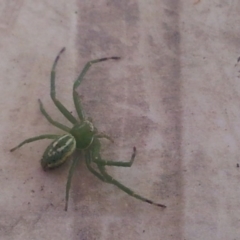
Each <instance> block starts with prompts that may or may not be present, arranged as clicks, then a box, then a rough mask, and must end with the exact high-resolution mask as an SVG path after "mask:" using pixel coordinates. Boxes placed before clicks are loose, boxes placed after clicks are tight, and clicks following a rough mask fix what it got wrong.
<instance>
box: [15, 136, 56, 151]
mask: <svg viewBox="0 0 240 240" xmlns="http://www.w3.org/2000/svg"><path fill="white" fill-rule="evenodd" d="M58 137H60V135H53V134H44V135H40V136H36V137H32V138H28V139H26V140H24V141H23V142H21V143H20V144H19V145H17V146H16V147H14V148H12V149H10V152H13V151H15V150H16V149H17V148H20V147H21V146H23V145H24V144H26V143H30V142H34V141H38V140H42V139H56V138H58Z"/></svg>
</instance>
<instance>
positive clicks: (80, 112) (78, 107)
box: [73, 57, 120, 121]
mask: <svg viewBox="0 0 240 240" xmlns="http://www.w3.org/2000/svg"><path fill="white" fill-rule="evenodd" d="M110 59H113V60H118V59H120V57H109V58H100V59H96V60H92V61H89V62H87V63H86V65H85V66H84V68H83V70H82V71H81V73H80V74H79V76H78V78H77V79H76V81H75V82H74V84H73V101H74V105H75V108H76V111H77V114H78V117H79V118H80V119H81V120H82V121H83V120H84V119H85V116H84V112H83V110H82V106H81V102H80V99H79V96H78V94H77V92H76V89H77V87H78V86H79V85H80V84H81V82H82V80H83V78H84V76H85V75H86V73H87V71H88V70H89V68H90V67H91V66H92V65H93V64H95V63H98V62H103V61H107V60H110Z"/></svg>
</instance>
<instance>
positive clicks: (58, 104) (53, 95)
mask: <svg viewBox="0 0 240 240" xmlns="http://www.w3.org/2000/svg"><path fill="white" fill-rule="evenodd" d="M64 51H65V48H63V49H62V50H61V51H60V52H59V54H58V55H57V57H56V59H55V61H54V63H53V66H52V70H51V79H50V81H51V91H50V95H51V98H52V100H53V102H54V104H55V106H56V107H57V108H58V110H59V111H60V112H61V113H62V114H63V115H64V116H65V117H66V118H67V119H68V120H69V121H70V122H71V123H72V124H76V123H78V121H77V119H76V118H75V117H74V116H73V115H72V114H71V113H70V112H69V111H68V110H67V108H66V107H64V106H63V104H62V103H61V102H60V101H59V100H58V99H57V98H56V91H55V76H56V71H55V69H56V66H57V63H58V60H59V58H60V55H61V54H62V53H63V52H64Z"/></svg>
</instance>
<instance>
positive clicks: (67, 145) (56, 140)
mask: <svg viewBox="0 0 240 240" xmlns="http://www.w3.org/2000/svg"><path fill="white" fill-rule="evenodd" d="M64 51H65V48H63V49H62V50H61V51H60V52H59V54H58V55H57V57H56V59H55V61H54V63H53V66H52V69H51V78H50V88H51V90H50V95H51V98H52V101H53V103H54V104H55V106H56V107H57V108H58V110H59V111H60V112H61V113H62V114H63V115H64V116H65V117H66V118H67V119H68V120H69V121H70V122H71V123H72V124H73V127H72V128H69V127H67V126H65V125H63V124H61V123H59V122H57V121H55V120H53V119H52V118H51V117H50V115H49V114H48V113H47V112H46V110H45V108H44V106H43V104H42V102H41V100H40V99H39V100H38V102H39V106H40V111H41V113H42V114H43V116H44V117H45V118H46V119H47V120H48V122H49V123H51V124H52V125H54V126H55V127H57V128H59V129H61V130H63V131H64V132H66V133H65V134H63V135H55V134H44V135H39V136H36V137H32V138H28V139H26V140H24V141H23V142H21V143H20V144H19V145H17V146H16V147H14V148H12V149H11V150H10V151H11V152H13V151H15V150H16V149H18V148H20V147H22V146H23V145H25V144H26V143H30V142H34V141H38V140H42V139H53V141H52V143H51V144H50V145H49V146H48V147H47V148H46V150H45V152H44V153H43V156H42V158H41V166H42V168H43V170H44V171H46V170H48V169H53V168H56V167H59V166H60V165H62V164H63V163H64V162H66V160H67V159H68V158H70V157H71V156H72V155H73V153H74V152H75V151H76V150H80V151H82V152H83V153H84V156H85V163H86V166H87V168H88V170H89V171H90V172H91V173H93V174H94V175H95V176H96V177H97V178H99V179H100V180H101V181H103V182H106V183H110V184H113V185H115V186H117V187H118V188H120V189H121V190H122V191H124V192H125V193H127V194H129V195H130V196H132V197H134V198H136V199H139V200H141V201H144V202H146V203H149V204H152V205H155V206H158V207H161V208H166V206H165V205H163V204H160V203H155V202H153V201H151V200H149V199H147V198H144V197H142V196H141V195H138V194H136V193H135V192H134V191H133V190H131V189H130V188H128V187H126V186H124V185H123V184H122V183H120V182H119V181H117V180H116V179H114V178H113V177H111V176H110V175H109V174H108V173H107V171H106V169H105V166H117V167H131V166H132V164H133V161H134V159H135V156H136V152H137V150H136V147H133V153H132V156H131V159H130V161H127V162H123V161H108V160H105V159H102V157H101V155H100V150H101V143H100V140H99V139H100V138H106V139H108V140H110V141H112V142H113V140H112V139H111V138H110V137H109V136H108V135H106V134H105V133H103V132H99V131H98V130H97V128H96V127H95V126H94V125H93V123H92V120H91V119H90V118H87V117H86V116H85V113H84V111H83V109H82V106H81V102H80V99H79V96H78V94H77V92H76V89H77V87H78V86H79V85H80V84H81V82H82V81H83V78H84V76H85V74H86V73H87V71H88V70H89V68H90V67H91V65H93V64H95V63H98V62H103V61H107V60H110V59H113V60H118V59H120V57H109V58H100V59H96V60H92V61H89V62H87V63H86V65H85V66H84V68H83V70H82V72H81V73H80V75H79V76H78V78H77V80H76V81H75V82H74V84H73V101H74V105H75V108H76V111H77V115H78V118H79V119H77V118H75V117H74V116H73V115H72V114H71V112H69V111H68V110H67V108H66V107H65V106H64V105H63V104H62V103H61V102H60V101H59V100H58V99H57V98H56V91H55V74H56V73H55V69H56V66H57V63H58V60H59V58H60V55H61V54H62V53H63V52H64ZM78 160H79V158H78V156H74V157H73V158H72V162H71V165H70V168H69V172H68V177H67V183H66V193H65V211H67V208H68V199H69V191H70V187H71V180H72V177H73V173H74V170H75V168H76V165H77V162H78ZM93 166H94V167H93Z"/></svg>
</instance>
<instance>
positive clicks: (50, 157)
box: [41, 134, 76, 170]
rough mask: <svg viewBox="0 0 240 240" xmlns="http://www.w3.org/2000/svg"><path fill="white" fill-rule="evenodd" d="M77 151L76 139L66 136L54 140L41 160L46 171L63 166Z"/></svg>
mask: <svg viewBox="0 0 240 240" xmlns="http://www.w3.org/2000/svg"><path fill="white" fill-rule="evenodd" d="M75 149H76V141H75V138H74V137H73V136H72V135H70V134H65V135H63V136H61V137H59V138H57V139H56V140H54V141H53V142H52V143H51V144H50V145H49V146H48V147H47V149H46V150H45V152H44V154H43V157H42V159H41V165H42V168H43V169H44V170H47V169H51V168H56V167H58V166H60V165H62V164H63V163H64V162H65V161H66V160H67V157H69V156H70V155H71V154H72V153H73V152H74V150H75Z"/></svg>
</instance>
